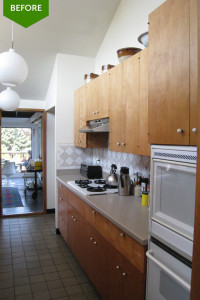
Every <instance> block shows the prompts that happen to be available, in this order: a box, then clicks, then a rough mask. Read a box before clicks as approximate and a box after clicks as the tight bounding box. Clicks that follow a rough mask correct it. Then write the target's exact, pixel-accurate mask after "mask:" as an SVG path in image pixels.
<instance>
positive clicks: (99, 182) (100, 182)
mask: <svg viewBox="0 0 200 300" xmlns="http://www.w3.org/2000/svg"><path fill="white" fill-rule="evenodd" d="M94 183H96V184H106V181H105V179H96V180H95V181H94Z"/></svg>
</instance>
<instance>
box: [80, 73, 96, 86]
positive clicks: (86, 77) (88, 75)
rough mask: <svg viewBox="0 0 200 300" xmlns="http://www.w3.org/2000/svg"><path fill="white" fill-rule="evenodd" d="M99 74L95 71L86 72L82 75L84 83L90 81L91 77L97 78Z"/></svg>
mask: <svg viewBox="0 0 200 300" xmlns="http://www.w3.org/2000/svg"><path fill="white" fill-rule="evenodd" d="M98 76H99V75H98V74H95V73H88V74H85V75H84V83H85V84H86V83H88V82H90V81H92V80H93V79H95V78H97V77H98Z"/></svg>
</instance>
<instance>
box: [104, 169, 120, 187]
mask: <svg viewBox="0 0 200 300" xmlns="http://www.w3.org/2000/svg"><path fill="white" fill-rule="evenodd" d="M116 170H117V166H116V165H115V164H112V165H111V171H110V174H109V175H108V177H107V178H106V184H107V185H109V186H112V187H116V188H117V186H118V175H117V174H116Z"/></svg>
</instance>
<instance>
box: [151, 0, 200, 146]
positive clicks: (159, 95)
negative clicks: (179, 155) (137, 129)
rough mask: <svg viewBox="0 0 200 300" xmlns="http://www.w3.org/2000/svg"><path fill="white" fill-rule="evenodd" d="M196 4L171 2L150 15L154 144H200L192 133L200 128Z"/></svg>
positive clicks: (194, 2) (193, 1)
mask: <svg viewBox="0 0 200 300" xmlns="http://www.w3.org/2000/svg"><path fill="white" fill-rule="evenodd" d="M196 5H197V0H188V1H182V0H168V1H166V2H165V3H163V4H162V5H161V6H160V7H158V8H157V9H156V10H155V11H154V12H152V13H151V14H150V16H149V23H150V24H149V142H150V143H152V144H153V143H154V144H178V145H189V144H190V143H191V144H196V141H195V140H196V133H195V132H194V133H193V132H192V129H193V128H196V129H197V124H196V121H197V66H196V65H197V62H198V59H197V57H198V56H197V48H196V47H197V44H196V43H197V34H196V32H197V31H196V30H197V28H196V30H195V26H197V25H196V24H197V23H196V22H197V21H196V19H197V13H196V12H195V6H196ZM196 8H197V6H196ZM191 39H192V41H193V42H191ZM193 47H194V49H193ZM191 53H193V56H192V55H191ZM193 74H194V76H193ZM193 131H194V130H193ZM192 135H194V137H192Z"/></svg>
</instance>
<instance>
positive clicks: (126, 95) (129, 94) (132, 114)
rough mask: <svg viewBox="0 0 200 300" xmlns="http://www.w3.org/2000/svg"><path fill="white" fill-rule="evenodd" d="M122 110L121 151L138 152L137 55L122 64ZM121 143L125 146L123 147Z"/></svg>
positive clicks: (138, 71) (138, 68) (138, 70)
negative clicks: (123, 126)
mask: <svg viewBox="0 0 200 300" xmlns="http://www.w3.org/2000/svg"><path fill="white" fill-rule="evenodd" d="M122 65H123V93H122V108H121V110H122V111H123V120H122V121H123V123H124V125H125V130H124V132H123V136H122V141H121V146H122V147H121V151H122V152H128V153H137V152H138V125H139V118H138V111H139V109H138V108H139V107H138V105H139V88H140V87H139V74H140V64H139V54H136V55H133V56H132V57H131V58H130V59H128V60H126V61H124V62H123V64H122ZM123 142H124V144H125V145H123Z"/></svg>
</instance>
